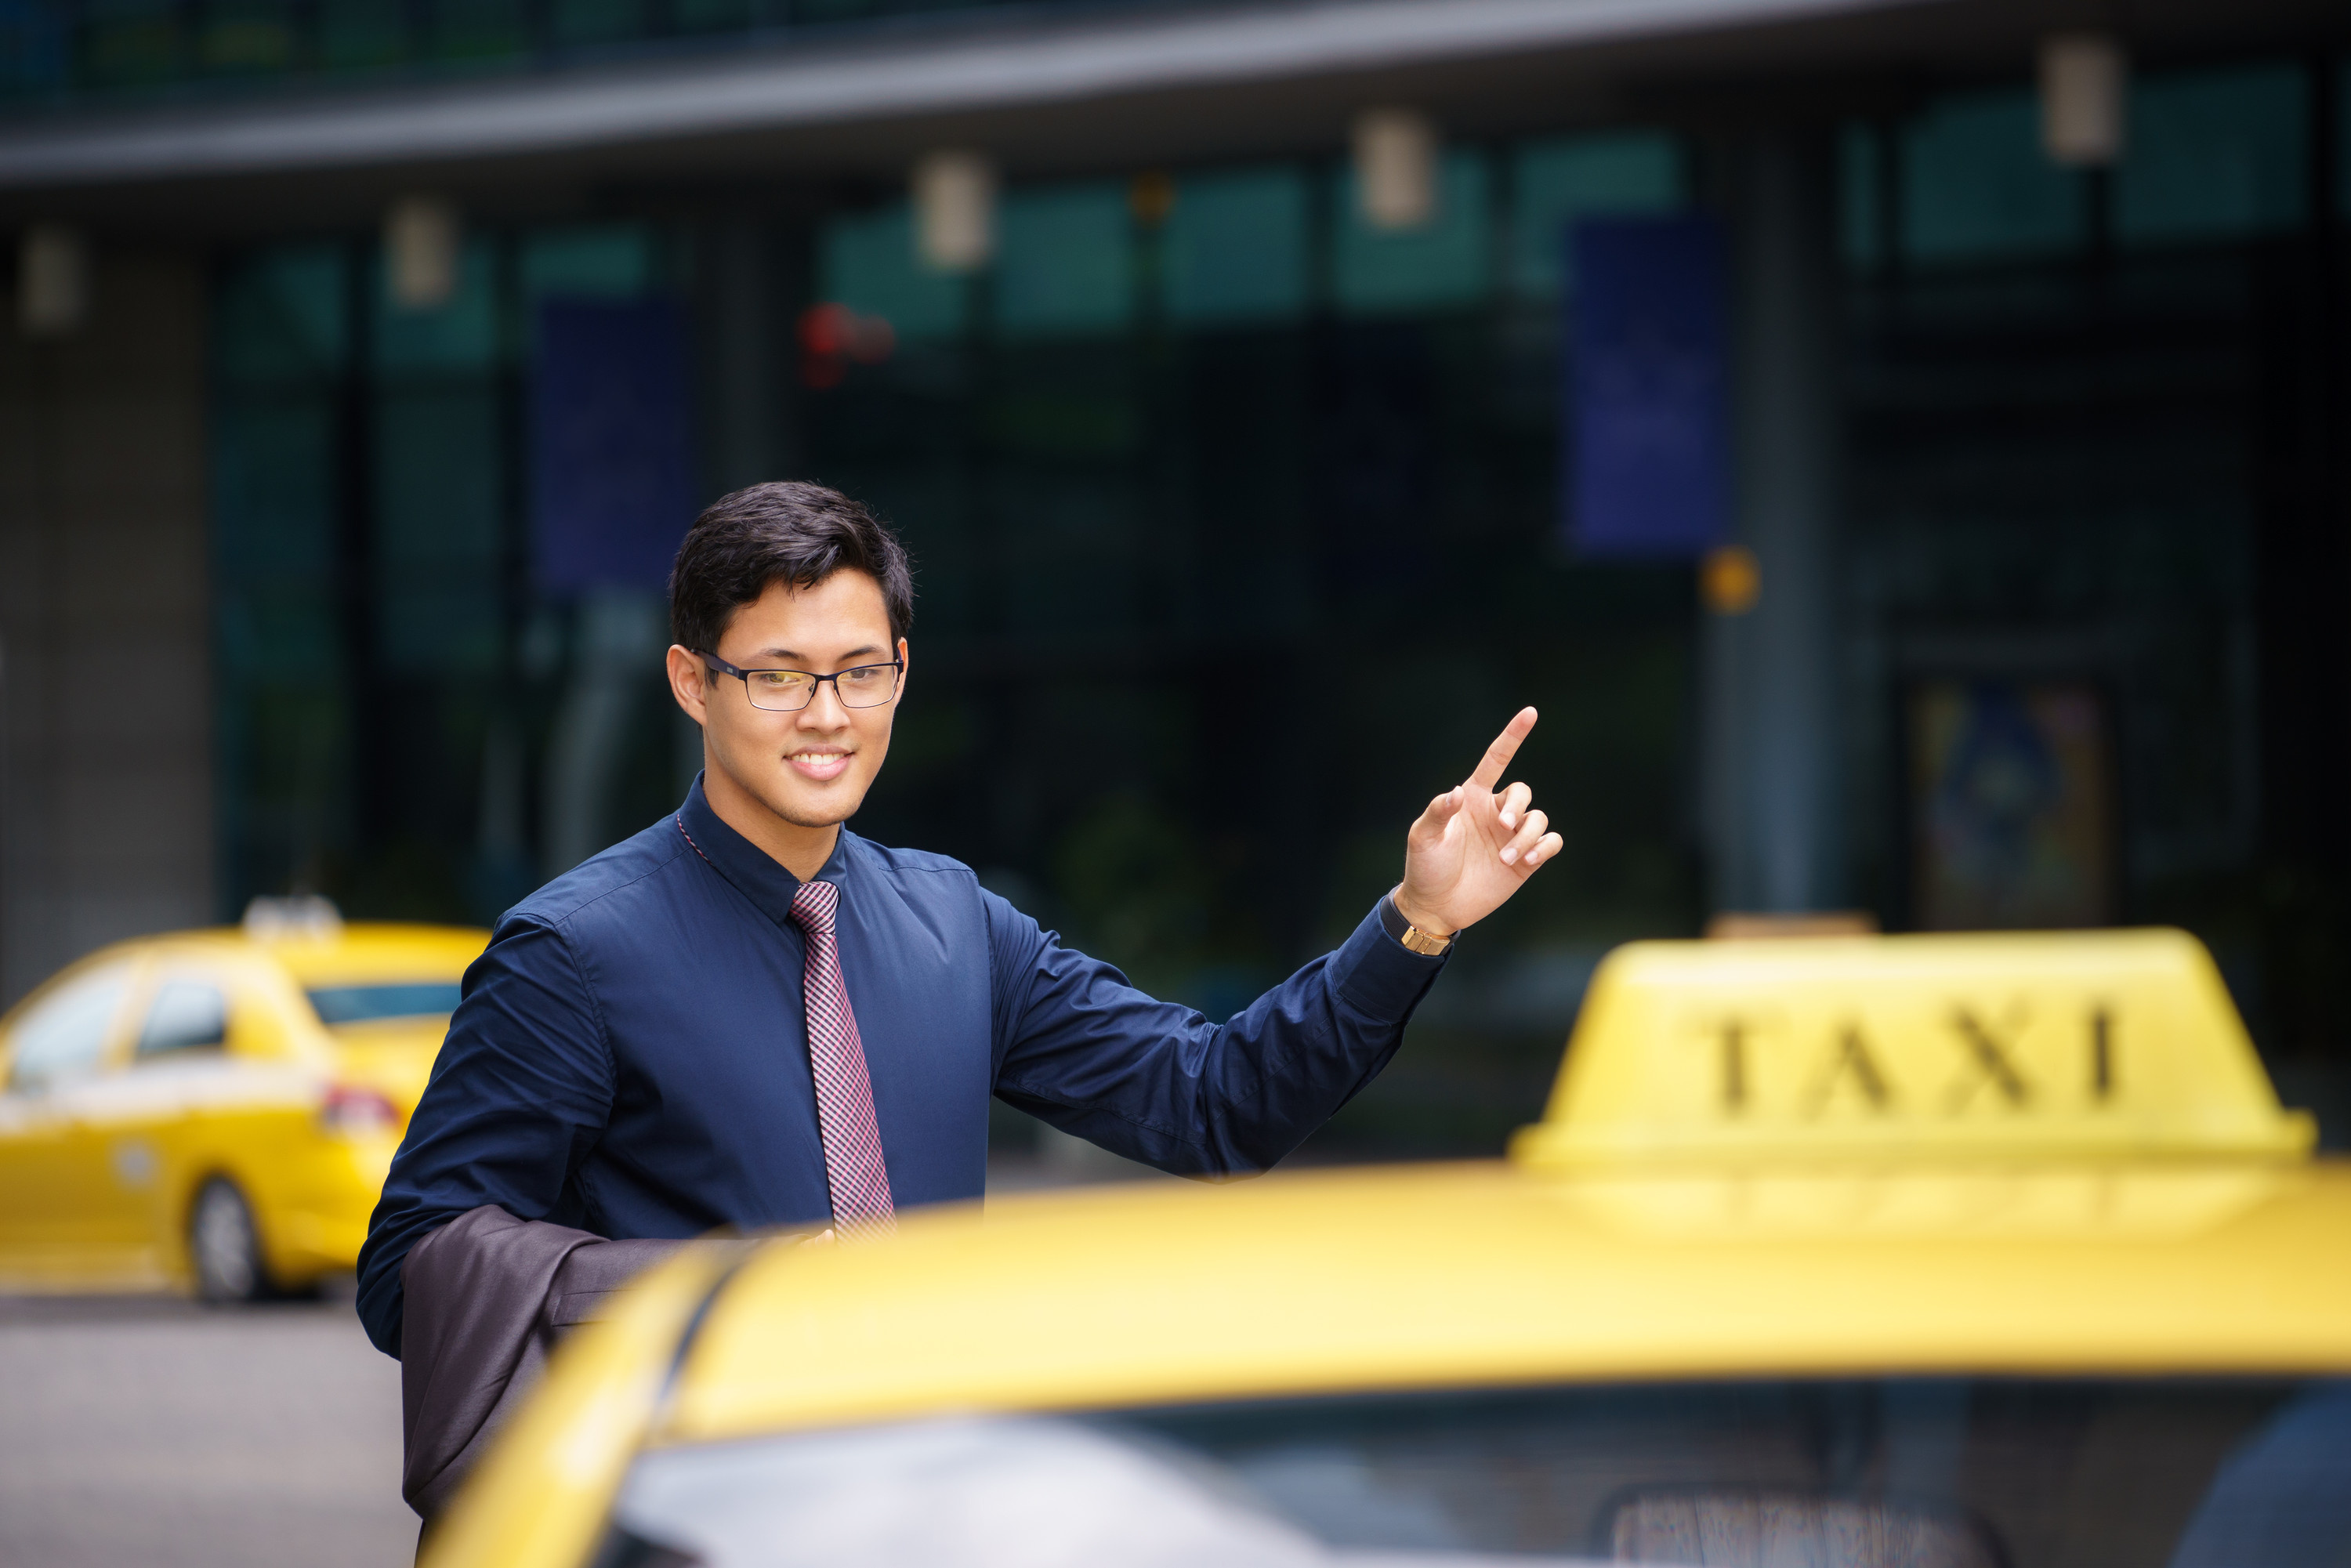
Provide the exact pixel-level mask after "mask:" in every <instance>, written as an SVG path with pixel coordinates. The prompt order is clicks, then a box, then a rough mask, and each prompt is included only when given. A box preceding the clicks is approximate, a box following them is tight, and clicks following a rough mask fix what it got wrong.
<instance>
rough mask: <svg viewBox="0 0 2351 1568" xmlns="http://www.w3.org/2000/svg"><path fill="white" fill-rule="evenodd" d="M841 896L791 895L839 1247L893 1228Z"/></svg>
mask: <svg viewBox="0 0 2351 1568" xmlns="http://www.w3.org/2000/svg"><path fill="white" fill-rule="evenodd" d="M840 902H841V890H840V889H839V888H837V887H835V886H833V885H832V883H829V882H804V883H800V889H799V892H798V893H796V894H792V923H793V924H794V925H798V926H799V928H800V929H801V930H802V931H803V932H806V933H807V934H808V960H807V963H806V965H805V966H804V967H803V969H802V972H801V977H800V986H801V989H802V992H803V994H804V995H805V996H806V998H807V1001H808V1048H809V1071H810V1074H811V1075H812V1076H813V1077H814V1078H815V1080H816V1120H817V1127H818V1130H819V1131H820V1133H821V1134H823V1137H824V1179H825V1182H826V1184H827V1185H828V1186H831V1189H832V1223H833V1227H834V1228H835V1229H837V1230H838V1231H839V1232H840V1233H841V1236H842V1238H843V1239H850V1238H855V1237H865V1236H885V1235H888V1234H889V1233H890V1232H891V1231H893V1230H895V1229H896V1228H898V1221H897V1217H896V1211H895V1210H894V1209H893V1207H892V1206H891V1202H890V1172H889V1168H888V1167H887V1166H884V1165H883V1163H882V1130H881V1128H880V1127H879V1126H877V1125H876V1124H874V1120H873V1086H872V1082H870V1081H869V1080H868V1079H867V1078H866V1076H865V1043H864V1041H862V1040H859V1039H858V1038H857V1015H856V1014H855V1013H853V1012H852V1011H850V1010H849V987H848V986H847V984H845V983H844V982H843V981H842V979H841V942H840V940H839V938H838V937H837V936H835V935H834V932H833V911H834V909H835V907H836V906H837V905H838V904H840Z"/></svg>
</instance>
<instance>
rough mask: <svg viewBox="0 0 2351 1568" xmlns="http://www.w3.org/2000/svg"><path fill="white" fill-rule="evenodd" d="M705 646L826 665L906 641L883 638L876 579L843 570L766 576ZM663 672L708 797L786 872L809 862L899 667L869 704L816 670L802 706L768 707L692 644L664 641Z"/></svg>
mask: <svg viewBox="0 0 2351 1568" xmlns="http://www.w3.org/2000/svg"><path fill="white" fill-rule="evenodd" d="M710 652H712V653H716V654H717V655H718V657H719V658H721V659H723V660H725V661H726V663H728V664H733V665H735V666H736V667H737V668H738V669H744V670H772V669H791V670H807V671H810V672H812V673H813V674H820V675H829V674H836V673H838V672H840V671H841V670H847V669H853V668H855V667H857V666H858V665H861V664H886V663H888V662H889V661H890V660H891V659H893V658H897V659H904V657H905V656H906V644H905V642H904V639H900V640H899V641H898V642H897V643H895V644H894V645H893V643H892V642H891V638H890V615H889V611H888V609H887V607H886V606H885V605H884V604H883V599H882V588H881V585H880V584H879V583H877V582H875V581H874V580H873V579H872V577H870V576H868V575H867V574H866V573H864V572H862V571H856V570H841V571H836V572H834V573H833V574H832V575H831V577H828V578H826V579H825V580H823V581H821V582H819V583H817V584H816V585H815V586H813V587H810V588H804V589H799V590H797V591H795V590H794V589H793V588H792V587H791V586H790V585H789V583H783V582H772V583H769V584H768V589H767V591H766V592H764V593H762V594H761V595H760V596H759V597H758V599H756V600H754V601H752V602H750V603H748V604H746V605H744V606H743V607H742V608H741V609H739V610H737V611H736V612H735V615H734V619H733V620H731V621H729V622H727V625H726V633H725V635H723V636H722V637H721V638H720V639H719V642H718V646H717V647H716V648H714V649H712V650H710ZM669 675H670V687H671V690H672V691H673V692H674V693H675V694H676V696H677V700H678V706H681V707H683V708H684V709H685V711H686V713H687V715H688V716H691V717H692V718H693V719H694V720H695V722H696V723H698V724H700V725H701V726H702V755H703V791H704V793H705V794H706V795H707V796H708V797H709V800H710V805H711V809H712V810H715V811H716V812H717V813H718V817H719V820H720V821H724V822H725V823H726V825H727V826H729V827H731V828H733V829H734V830H735V831H737V832H739V833H741V834H742V835H743V836H744V837H745V838H747V839H749V840H750V841H752V842H753V843H755V844H758V846H759V847H760V848H761V849H764V850H766V851H767V852H768V853H769V854H770V855H772V856H774V857H775V858H776V860H777V861H778V862H781V863H782V865H783V866H784V868H785V869H786V870H787V871H789V872H790V873H792V874H793V875H795V876H798V877H800V878H803V879H805V878H807V877H809V876H810V875H812V874H814V873H816V872H817V871H818V870H819V869H820V868H821V867H822V866H823V864H824V862H825V859H826V857H827V856H829V855H830V854H831V852H832V846H833V842H834V841H835V839H836V838H837V837H838V836H839V829H840V825H841V823H842V822H844V821H848V820H849V818H851V817H852V816H853V815H855V814H856V811H857V808H858V807H859V806H860V805H862V804H863V802H864V800H865V791H866V790H867V789H870V788H872V783H873V776H874V775H875V774H876V773H878V772H880V771H881V769H882V759H883V758H885V757H887V756H888V755H889V753H890V724H891V721H892V719H893V718H894V717H895V716H897V711H898V697H899V696H902V695H904V691H905V683H904V679H903V677H902V678H901V680H900V681H899V683H898V695H893V697H891V699H890V700H889V701H887V702H884V703H883V704H882V705H880V706H876V707H854V708H853V707H846V706H842V704H841V696H840V694H839V692H838V690H837V689H836V685H835V683H833V682H831V681H826V682H823V683H821V684H820V685H818V686H817V688H816V695H814V696H813V697H812V698H810V702H809V705H808V706H806V707H803V708H800V709H798V710H796V711H794V712H789V713H778V712H776V711H774V710H772V709H768V708H761V707H757V706H753V705H752V702H751V698H750V694H749V693H748V692H747V690H746V689H745V687H744V683H743V682H742V681H740V680H738V679H737V678H736V677H735V676H733V675H728V674H720V673H718V672H716V671H713V670H711V669H710V668H708V666H707V665H705V663H704V662H703V660H702V659H700V658H699V657H697V656H695V652H694V651H693V650H691V649H687V648H684V647H672V648H671V649H670V651H669Z"/></svg>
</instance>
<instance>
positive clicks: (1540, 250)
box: [1510, 132, 1682, 298]
mask: <svg viewBox="0 0 2351 1568" xmlns="http://www.w3.org/2000/svg"><path fill="white" fill-rule="evenodd" d="M1511 183H1512V187H1513V190H1514V193H1515V196H1516V201H1517V212H1516V215H1515V218H1514V221H1513V223H1512V225H1511V240H1510V281H1511V285H1512V287H1516V288H1517V289H1518V290H1519V291H1520V293H1522V294H1528V295H1532V296H1536V297H1538V298H1540V297H1543V296H1548V295H1552V294H1556V293H1558V292H1559V291H1560V290H1561V289H1562V288H1564V287H1573V285H1574V281H1575V280H1574V279H1573V277H1570V276H1569V275H1568V268H1569V266H1570V263H1569V257H1568V249H1567V233H1568V229H1569V227H1570V225H1573V224H1574V223H1575V221H1576V220H1577V219H1579V218H1586V217H1605V216H1608V215H1610V214H1618V213H1660V212H1670V211H1672V210H1673V209H1674V208H1676V207H1678V206H1680V205H1681V204H1682V158H1681V149H1680V148H1678V147H1677V146H1676V145H1675V144H1674V141H1673V138H1671V137H1669V136H1661V135H1656V134H1655V133H1651V132H1633V133H1628V134H1623V135H1614V136H1575V137H1568V138H1564V139H1562V140H1559V141H1534V142H1530V143H1528V144H1527V145H1526V146H1524V147H1521V148H1520V150H1519V152H1518V156H1517V159H1516V161H1515V163H1514V166H1513V172H1512V176H1511Z"/></svg>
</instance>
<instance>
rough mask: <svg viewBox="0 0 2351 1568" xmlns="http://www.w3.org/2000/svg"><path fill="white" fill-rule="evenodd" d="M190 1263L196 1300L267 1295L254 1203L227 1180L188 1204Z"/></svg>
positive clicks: (199, 1193)
mask: <svg viewBox="0 0 2351 1568" xmlns="http://www.w3.org/2000/svg"><path fill="white" fill-rule="evenodd" d="M188 1263H189V1266H190V1268H191V1270H193V1273H194V1275H195V1281H196V1296H197V1299H198V1300H200V1301H214V1302H220V1303H230V1302H237V1301H266V1300H267V1299H268V1297H269V1295H270V1294H271V1291H270V1281H269V1269H268V1265H267V1264H266V1263H265V1262H264V1261H263V1260H262V1256H261V1228H260V1227H259V1226H258V1225H256V1223H255V1222H254V1218H253V1205H251V1204H250V1203H248V1202H246V1197H245V1194H244V1193H242V1192H239V1191H238V1190H237V1186H236V1184H235V1182H233V1181H230V1180H229V1179H228V1178H227V1177H226V1176H214V1177H213V1178H212V1180H210V1181H208V1182H206V1183H204V1186H201V1187H199V1188H197V1189H196V1200H195V1201H194V1202H193V1203H192V1204H190V1205H189V1206H188Z"/></svg>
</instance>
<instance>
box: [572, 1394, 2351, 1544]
mask: <svg viewBox="0 0 2351 1568" xmlns="http://www.w3.org/2000/svg"><path fill="white" fill-rule="evenodd" d="M2346 1543H2351V1382H2342V1381H2302V1382H2235V1381H2231V1382H2209V1381H2064V1380H2031V1379H1972V1380H1971V1379H1936V1380H1913V1379H1884V1380H1864V1381H1837V1382H1751V1383H1736V1384H1688V1385H1641V1386H1635V1387H1624V1386H1618V1387H1604V1388H1591V1387H1583V1388H1574V1389H1545V1390H1538V1391H1514V1392H1507V1393H1493V1392H1478V1393H1455V1394H1443V1395H1421V1396H1397V1397H1382V1398H1348V1399H1324V1400H1309V1401H1293V1402H1283V1403H1279V1404H1265V1405H1254V1406H1223V1407H1217V1408H1209V1409H1201V1408H1188V1409H1175V1410H1153V1411H1132V1412H1123V1413H1115V1414H1109V1415H1096V1416H1012V1417H1002V1416H969V1417H959V1418H956V1419H948V1420H934V1421H924V1422H915V1423H907V1424H903V1425H893V1426H882V1427H860V1428H856V1429H852V1430H847V1431H841V1432H831V1433H818V1434H812V1435H801V1436H795V1437H781V1438H771V1439H766V1440H760V1441H750V1442H737V1443H728V1444H716V1445H706V1446H701V1447H695V1448H675V1449H667V1450H661V1451H656V1452H653V1453H651V1454H648V1455H646V1456H643V1458H640V1460H639V1461H638V1463H637V1466H636V1468H635V1469H634V1470H633V1471H632V1474H631V1476H630V1479H629V1480H628V1482H627V1483H626V1485H625V1486H624V1488H623V1489H622V1494H621V1501H620V1504H619V1507H618V1510H617V1512H616V1516H615V1521H614V1525H613V1528H612V1533H611V1539H610V1540H609V1541H608V1542H607V1545H606V1554H605V1556H604V1557H603V1558H601V1559H600V1561H609V1562H614V1563H669V1564H679V1565H683V1564H689V1563H693V1564H705V1565H708V1568H741V1565H747V1564H752V1563H758V1564H762V1565H768V1568H799V1565H801V1564H807V1565H809V1568H814V1565H815V1564H818V1563H826V1564H833V1565H844V1564H859V1565H864V1568H899V1565H904V1568H914V1565H915V1564H923V1565H925V1568H963V1565H969V1568H979V1565H981V1564H994V1563H1013V1562H1018V1563H1022V1564H1024V1565H1031V1568H1058V1565H1061V1564H1069V1565H1071V1568H1075V1565H1076V1564H1080V1563H1121V1564H1144V1565H1157V1564H1167V1565H1170V1568H1172V1565H1174V1564H1177V1563H1186V1564H1190V1563H1199V1564H1210V1563H1215V1564H1234V1563H1246V1564H1253V1565H1264V1568H1289V1565H1291V1564H1295V1565H1297V1568H1307V1565H1309V1564H1332V1563H1339V1564H1349V1563H1353V1564H1360V1565H1363V1568H1368V1565H1369V1564H1371V1563H1374V1562H1377V1563H1381V1564H1384V1565H1386V1568H1402V1565H1404V1564H1406V1563H1414V1562H1416V1561H1417V1562H1419V1563H1426V1564H1428V1565H1430V1568H1434V1565H1436V1564H1437V1563H1447V1564H1451V1565H1454V1568H1466V1565H1467V1564H1468V1563H1484V1562H1490V1563H1496V1564H1500V1563H1515V1564H1528V1563H1562V1562H1577V1561H1591V1560H1604V1561H1615V1562H1646V1563H1682V1564H1690V1565H1695V1564H1699V1563H1705V1564H1733V1565H1742V1568H1765V1565H1766V1564H1772V1565H1776V1564H1780V1563H1813V1564H1819V1565H1821V1568H1927V1565H1929V1564H1933V1565H1936V1568H2222V1565H2227V1568H2310V1565H2313V1564H2333V1563H2344V1562H2346V1561H2351V1558H2346V1549H2351V1547H2347V1546H2346Z"/></svg>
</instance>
